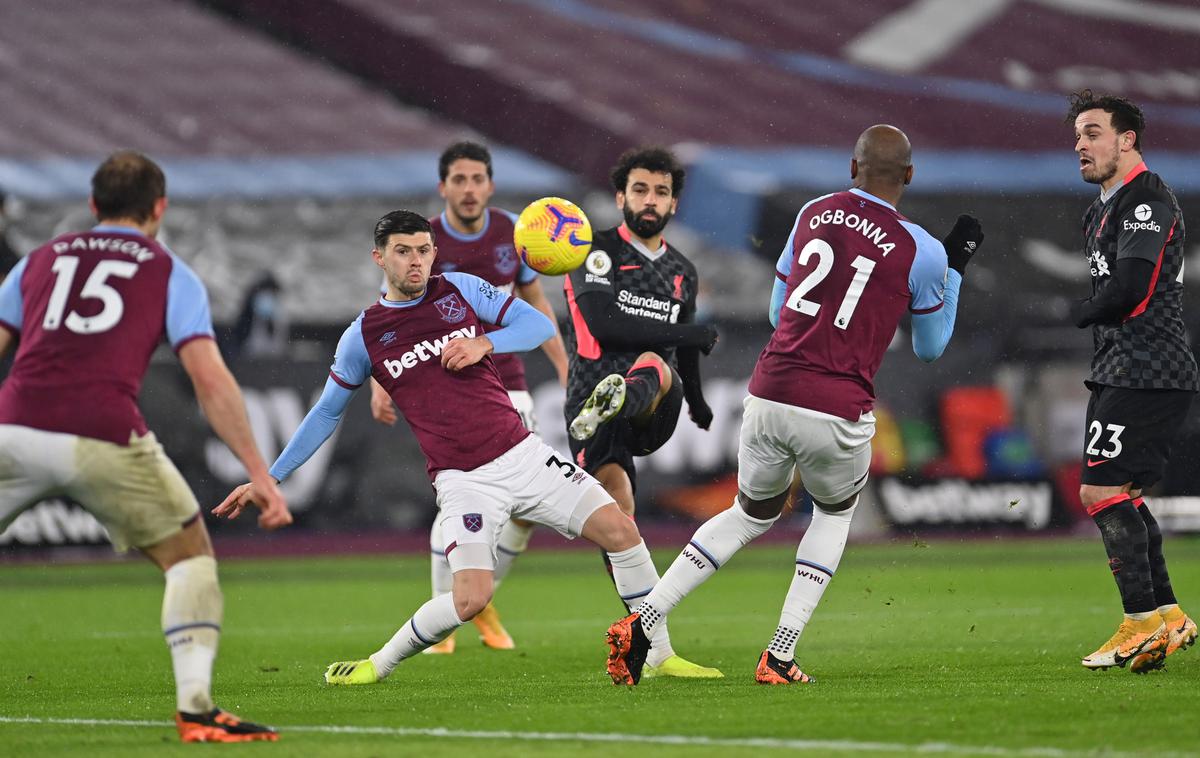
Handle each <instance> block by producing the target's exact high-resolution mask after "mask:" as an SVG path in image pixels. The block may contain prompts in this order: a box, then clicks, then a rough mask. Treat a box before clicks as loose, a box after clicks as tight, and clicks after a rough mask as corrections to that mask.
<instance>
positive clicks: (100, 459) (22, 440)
mask: <svg viewBox="0 0 1200 758" xmlns="http://www.w3.org/2000/svg"><path fill="white" fill-rule="evenodd" d="M60 495H61V496H66V497H69V498H71V499H72V500H74V501H76V502H78V503H79V504H80V505H82V506H83V507H84V508H86V509H87V510H88V511H89V512H90V513H91V514H92V515H93V516H95V517H96V519H97V520H99V521H100V523H101V524H103V525H104V528H105V529H107V530H108V538H109V540H111V541H112V544H113V548H115V549H116V550H117V551H118V552H124V551H126V550H128V549H129V548H131V547H150V546H151V545H155V544H158V543H159V542H162V541H163V540H165V539H166V538H167V537H170V536H171V535H173V534H175V533H176V532H178V531H179V530H180V529H182V528H183V527H184V525H186V524H187V523H188V522H190V521H192V520H193V519H195V518H196V517H197V516H198V515H199V513H200V506H199V504H198V503H197V502H196V497H195V495H193V494H192V491H191V489H189V488H188V486H187V482H185V481H184V480H183V476H182V475H181V474H180V473H179V469H177V468H175V464H173V463H171V459H170V458H168V457H167V454H166V453H165V452H163V449H162V445H160V444H158V440H157V439H155V437H154V434H153V433H148V434H147V435H146V436H145V437H135V436H132V435H131V436H130V440H129V444H128V445H115V444H113V443H111V442H105V441H104V440H96V439H91V438H89V437H79V436H76V435H74V434H62V433H60V432H47V431H43V430H41V429H32V428H30V427H27V426H16V425H13V424H0V532H2V531H4V530H5V529H6V528H7V527H8V525H9V524H10V523H12V521H13V520H14V519H15V518H16V517H17V516H19V515H20V514H21V512H22V511H24V510H25V509H26V508H29V507H30V506H32V505H35V504H36V503H38V502H39V501H41V500H44V499H45V498H47V497H54V496H60Z"/></svg>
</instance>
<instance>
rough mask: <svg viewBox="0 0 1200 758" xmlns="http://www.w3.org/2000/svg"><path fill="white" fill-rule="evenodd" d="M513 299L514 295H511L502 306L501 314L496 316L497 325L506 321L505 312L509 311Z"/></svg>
mask: <svg viewBox="0 0 1200 758" xmlns="http://www.w3.org/2000/svg"><path fill="white" fill-rule="evenodd" d="M512 301H513V296H512V295H509V296H508V299H507V300H505V301H504V305H502V306H500V315H498V316H496V326H500V325H501V324H503V323H504V314H505V313H508V306H510V305H512Z"/></svg>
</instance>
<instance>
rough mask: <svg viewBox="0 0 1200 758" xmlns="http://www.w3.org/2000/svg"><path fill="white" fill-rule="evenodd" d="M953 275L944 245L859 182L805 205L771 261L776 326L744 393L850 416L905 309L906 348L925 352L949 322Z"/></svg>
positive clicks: (870, 393)
mask: <svg viewBox="0 0 1200 758" xmlns="http://www.w3.org/2000/svg"><path fill="white" fill-rule="evenodd" d="M960 283H961V276H960V275H959V273H958V272H957V271H953V270H949V271H948V270H947V261H946V251H945V249H944V248H943V247H942V243H941V242H939V241H938V240H936V239H934V238H933V237H932V236H930V234H929V233H928V232H926V231H925V230H924V229H922V228H921V227H920V226H918V225H917V224H914V223H912V222H911V221H908V220H907V219H905V218H904V217H903V216H901V215H900V213H899V212H898V211H897V210H896V209H895V208H894V207H893V206H892V205H891V204H890V203H887V202H885V201H884V200H881V199H880V198H878V197H875V196H874V195H871V194H870V193H868V192H864V191H863V190H861V189H857V188H855V189H851V190H847V191H844V192H836V193H833V194H830V195H825V196H823V197H819V198H817V199H815V200H813V201H811V202H809V203H808V204H807V205H805V206H804V207H803V208H802V209H801V210H800V213H799V214H797V216H796V223H795V225H794V226H793V228H792V233H791V235H790V236H789V237H788V241H787V244H786V245H785V247H784V250H783V253H782V255H781V256H780V258H779V262H778V265H777V267H776V283H775V287H774V289H773V291H772V298H771V310H770V316H771V323H772V324H773V325H775V326H776V329H775V333H774V334H773V335H772V337H771V340H770V342H768V344H767V346H766V348H765V349H764V350H763V352H762V354H761V356H760V357H759V360H758V364H757V366H756V367H755V371H754V375H753V377H752V378H751V381H750V394H752V395H754V396H756V397H761V398H764V399H767V400H773V401H776V402H781V403H786V404H789V405H794V406H798V407H802V408H810V409H812V410H816V411H821V412H823V413H829V414H831V415H834V416H839V417H841V418H846V419H850V420H857V419H858V418H859V417H860V416H861V415H862V414H864V413H866V412H868V411H870V410H871V408H872V406H873V404H874V401H875V388H874V377H875V372H876V371H877V370H878V369H879V364H880V363H881V362H882V360H883V355H884V353H885V352H886V350H887V347H888V345H889V344H890V343H891V341H892V338H893V337H894V336H895V333H896V328H897V326H898V325H899V323H900V319H901V318H902V317H903V315H904V313H905V312H906V311H908V312H911V313H912V314H913V350H914V352H915V353H916V354H917V355H918V356H919V357H920V358H921V359H922V360H926V361H931V360H934V359H935V358H937V357H938V356H940V355H941V353H942V351H943V350H944V349H945V347H946V344H947V343H948V342H949V340H950V335H951V333H952V332H953V330H954V319H955V314H956V312H957V302H958V288H959V284H960Z"/></svg>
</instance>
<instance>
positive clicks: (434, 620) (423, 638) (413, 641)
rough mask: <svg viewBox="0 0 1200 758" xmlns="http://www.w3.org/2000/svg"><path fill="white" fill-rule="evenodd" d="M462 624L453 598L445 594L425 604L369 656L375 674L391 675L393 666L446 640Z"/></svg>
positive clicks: (380, 676) (382, 676)
mask: <svg viewBox="0 0 1200 758" xmlns="http://www.w3.org/2000/svg"><path fill="white" fill-rule="evenodd" d="M462 623H463V622H462V620H461V619H460V618H459V617H458V612H457V611H455V610H454V596H453V595H452V594H450V593H449V592H447V593H446V594H444V595H438V596H437V597H435V598H433V599H432V600H428V601H426V602H425V605H422V606H421V607H420V608H418V609H417V612H416V613H414V614H413V615H412V618H410V619H409V620H408V621H406V622H404V626H402V627H400V631H398V632H396V633H395V634H394V635H392V638H391V639H390V640H388V641H387V644H386V645H384V646H383V647H381V648H379V650H377V651H375V652H374V653H373V654H372V655H371V663H373V664H375V673H376V674H378V675H379V678H380V679H383V678H384V677H386V676H387V675H388V674H390V673H392V669H394V668H396V664H397V663H399V662H400V661H402V660H404V659H405V658H411V657H412V656H414V655H416V654H417V653H419V652H421V651H422V650H424V649H425V648H427V647H429V646H430V645H434V644H436V643H438V642H441V641H442V640H444V639H446V637H447V635H449V634H450V632H453V631H454V630H455V629H457V628H458V627H460V626H462Z"/></svg>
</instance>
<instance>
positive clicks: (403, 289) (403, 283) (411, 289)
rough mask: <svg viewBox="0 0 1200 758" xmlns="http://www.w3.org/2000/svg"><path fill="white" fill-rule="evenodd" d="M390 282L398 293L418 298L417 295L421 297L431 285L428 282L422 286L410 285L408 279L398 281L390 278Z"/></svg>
mask: <svg viewBox="0 0 1200 758" xmlns="http://www.w3.org/2000/svg"><path fill="white" fill-rule="evenodd" d="M388 281H389V282H391V285H392V286H393V287H395V288H396V291H397V292H399V293H400V294H401V295H404V296H406V297H416V296H417V295H420V294H421V293H422V292H424V291H425V287H426V286H427V285H428V284H429V282H428V281H425V282H423V283H421V284H420V285H416V284H409V283H408V281H407V280H406V279H403V278H402V279H400V280H399V281H397V280H396V279H392V278H391V277H388Z"/></svg>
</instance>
